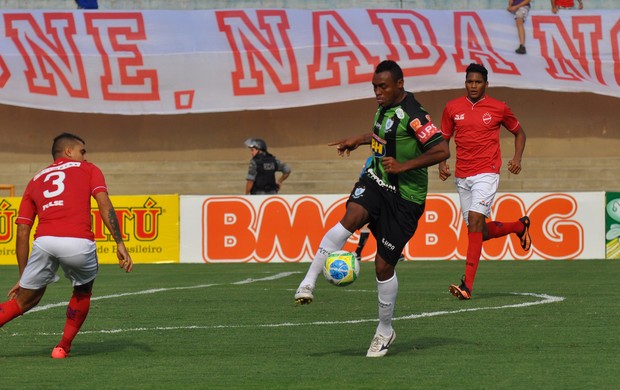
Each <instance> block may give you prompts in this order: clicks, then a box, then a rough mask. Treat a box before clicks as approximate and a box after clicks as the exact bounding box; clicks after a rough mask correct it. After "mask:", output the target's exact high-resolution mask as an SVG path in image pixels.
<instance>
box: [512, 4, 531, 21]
mask: <svg viewBox="0 0 620 390" xmlns="http://www.w3.org/2000/svg"><path fill="white" fill-rule="evenodd" d="M529 13H530V7H519V8H517V10H516V11H515V13H514V15H515V20H516V19H523V21H524V22H525V19H527V15H528V14H529Z"/></svg>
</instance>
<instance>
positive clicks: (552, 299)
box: [12, 274, 565, 336]
mask: <svg viewBox="0 0 620 390" xmlns="http://www.w3.org/2000/svg"><path fill="white" fill-rule="evenodd" d="M281 275H283V274H278V275H274V277H273V278H272V279H266V278H264V279H253V281H261V280H273V279H274V278H275V277H276V276H279V277H284V276H281ZM285 276H288V275H285ZM244 283H252V282H251V281H249V280H248V281H243V282H237V283H233V284H244ZM196 287H197V286H196ZM173 289H177V288H173ZM173 289H168V290H173ZM179 289H184V288H179ZM162 290H165V289H162ZM148 291H151V290H148ZM511 294H514V295H523V296H531V297H535V298H540V299H541V300H538V301H532V302H524V303H514V304H510V305H502V306H490V307H472V308H466V309H458V310H441V311H435V312H424V313H419V314H409V315H406V316H401V317H395V318H394V321H400V320H414V319H418V318H427V317H436V316H441V315H447V314H458V313H466V312H474V311H483V310H501V309H511V308H521V307H528V306H536V305H545V304H549V303H557V302H562V301H563V300H564V299H565V298H564V297H556V296H553V295H547V294H536V293H516V292H513V293H511ZM377 321H378V320H377V319H376V318H372V319H359V320H346V321H314V322H303V323H293V322H282V323H278V324H256V325H190V326H156V327H150V328H129V329H102V330H91V331H81V332H80V334H102V333H103V334H108V333H123V332H146V331H154V330H158V331H162V330H192V329H200V330H202V329H237V328H281V327H293V326H312V325H339V324H360V323H365V322H377ZM60 334H62V333H37V334H36V335H38V336H56V335H60ZM12 336H19V334H12Z"/></svg>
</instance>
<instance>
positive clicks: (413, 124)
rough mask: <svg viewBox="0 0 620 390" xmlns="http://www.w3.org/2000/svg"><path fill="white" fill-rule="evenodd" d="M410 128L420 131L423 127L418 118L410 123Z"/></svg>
mask: <svg viewBox="0 0 620 390" xmlns="http://www.w3.org/2000/svg"><path fill="white" fill-rule="evenodd" d="M409 126H411V128H412V129H413V130H415V131H418V129H419V128H420V127H422V122H420V120H419V119H418V118H415V119H414V120H412V121H411V122H409Z"/></svg>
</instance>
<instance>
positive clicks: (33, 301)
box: [0, 133, 133, 359]
mask: <svg viewBox="0 0 620 390" xmlns="http://www.w3.org/2000/svg"><path fill="white" fill-rule="evenodd" d="M85 155H86V147H85V143H84V141H83V140H82V139H81V138H80V137H78V136H76V135H73V134H69V133H63V134H60V135H59V136H57V137H56V138H55V139H54V143H53V145H52V156H53V157H54V163H53V164H52V165H50V166H48V167H47V168H45V169H43V170H42V171H40V172H39V173H37V174H36V175H35V176H34V178H33V179H32V180H31V181H30V182H29V183H28V186H27V187H26V190H25V191H24V196H23V197H22V201H21V205H20V207H19V213H18V216H17V220H16V223H17V243H16V254H17V263H18V266H19V274H20V280H19V281H18V282H17V283H16V284H15V286H13V288H12V289H11V290H10V291H9V294H8V296H9V300H8V301H6V302H3V303H1V304H0V327H2V326H3V325H4V324H6V323H7V322H9V321H11V320H12V319H14V318H16V317H18V316H20V315H22V314H24V313H25V312H27V311H28V310H30V309H32V308H33V307H35V306H36V305H37V304H38V303H39V301H40V300H41V298H42V297H43V294H44V293H45V289H46V288H47V286H48V285H49V284H51V283H54V282H56V281H57V280H58V279H59V277H58V276H57V275H56V271H57V270H58V267H59V266H60V267H61V268H62V269H63V271H64V274H65V276H66V277H67V278H68V279H70V280H71V282H72V285H73V295H72V297H71V300H70V301H69V305H68V307H67V313H66V322H65V327H64V331H63V335H62V339H61V340H60V343H58V345H57V346H56V347H54V349H53V350H52V358H55V359H62V358H66V357H68V356H69V351H70V350H71V343H72V342H73V339H74V338H75V336H76V335H77V333H78V332H79V330H80V328H81V326H82V324H83V323H84V320H86V316H87V315H88V311H89V308H90V297H91V293H92V288H93V283H94V281H95V277H96V276H97V270H98V267H99V266H98V261H97V248H96V246H95V240H94V239H95V237H94V234H93V232H92V229H91V213H90V197H91V196H92V197H93V198H95V200H96V201H97V205H98V207H99V211H100V213H101V218H102V220H103V222H104V224H105V225H106V227H107V228H108V230H109V231H110V232H111V233H112V236H113V237H114V240H115V241H116V245H117V253H116V254H117V257H118V260H119V265H120V267H121V268H122V269H124V270H125V271H126V272H130V271H131V270H132V268H133V261H132V260H131V256H130V255H129V253H128V252H127V248H126V247H125V244H124V243H123V238H122V236H121V232H120V228H119V224H118V219H117V217H116V213H115V211H114V207H113V206H112V202H111V201H110V198H109V197H108V192H107V187H106V183H105V179H104V177H103V174H102V173H101V170H99V168H97V167H96V166H95V165H94V164H91V163H89V162H87V161H86V159H85ZM37 216H38V218H39V223H38V225H37V229H36V232H35V235H34V242H33V243H32V253H30V256H29V249H30V231H31V230H32V225H33V223H34V221H35V218H36V217H37Z"/></svg>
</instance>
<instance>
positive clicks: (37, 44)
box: [4, 12, 88, 98]
mask: <svg viewBox="0 0 620 390" xmlns="http://www.w3.org/2000/svg"><path fill="white" fill-rule="evenodd" d="M43 20H44V22H45V31H43V30H42V29H41V27H40V25H39V22H38V21H37V20H35V18H34V16H33V15H32V14H28V13H19V14H5V15H4V23H5V25H6V35H7V36H8V37H10V38H11V39H12V40H13V43H14V44H15V46H16V47H17V50H19V52H20V54H21V56H22V58H23V60H24V63H25V64H26V71H25V72H24V74H25V76H26V80H27V82H28V88H29V89H30V92H32V93H38V94H42V95H52V96H58V95H59V90H58V89H57V87H56V80H60V82H61V83H62V84H63V85H64V87H65V89H66V90H67V92H68V94H69V96H71V97H79V98H88V86H87V83H86V75H85V72H84V65H83V64H82V55H81V54H80V52H79V50H78V48H77V46H76V45H75V41H74V40H73V36H74V35H75V32H76V30H75V21H74V19H73V14H72V13H70V12H63V13H61V12H49V13H44V14H43Z"/></svg>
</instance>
